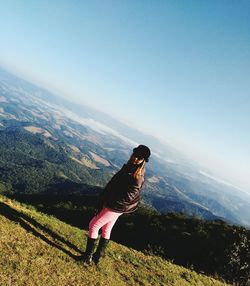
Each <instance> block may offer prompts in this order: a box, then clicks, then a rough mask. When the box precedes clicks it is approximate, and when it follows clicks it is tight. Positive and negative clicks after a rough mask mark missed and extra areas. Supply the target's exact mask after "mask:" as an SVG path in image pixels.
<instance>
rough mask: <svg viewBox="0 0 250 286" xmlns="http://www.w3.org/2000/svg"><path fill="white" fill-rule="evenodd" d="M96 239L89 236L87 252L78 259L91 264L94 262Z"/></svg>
mask: <svg viewBox="0 0 250 286" xmlns="http://www.w3.org/2000/svg"><path fill="white" fill-rule="evenodd" d="M96 240H97V239H94V238H90V237H88V240H87V246H86V251H85V253H84V254H83V255H82V256H80V257H79V258H78V261H81V262H85V263H88V264H90V263H91V262H92V256H93V253H94V249H95V244H96Z"/></svg>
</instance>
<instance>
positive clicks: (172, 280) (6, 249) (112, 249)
mask: <svg viewBox="0 0 250 286" xmlns="http://www.w3.org/2000/svg"><path fill="white" fill-rule="evenodd" d="M0 233H1V235H0V285H1V286H3V285H11V286H14V285H18V286H19V285H25V286H28V285H32V286H33V285H51V286H52V285H60V286H61V285H67V286H69V285H74V286H77V285H79V286H80V285H81V286H84V285H91V286H92V285H105V286H109V285H110V286H112V285H114V286H122V285H132V286H135V285H154V286H157V285H162V286H163V285H166V286H172V285H175V286H185V285H186V286H195V285H197V286H198V285H199V286H202V285H204V286H205V285H213V286H219V285H227V284H224V283H221V282H219V281H216V280H215V279H212V278H209V277H206V276H203V275H200V274H197V273H195V272H193V271H190V270H188V269H185V268H183V267H180V266H176V265H174V264H172V263H170V262H167V261H164V260H162V259H161V258H158V257H156V256H150V255H145V254H143V253H141V252H138V251H135V250H131V249H129V248H127V247H125V246H122V245H119V244H117V243H114V242H111V243H110V246H109V249H108V253H107V256H106V257H105V258H104V259H103V260H102V262H101V263H100V265H99V266H98V267H96V266H87V265H84V264H80V263H78V262H76V257H77V256H79V255H80V254H81V251H82V250H84V248H85V244H86V232H85V231H83V230H80V229H78V228H75V227H72V226H69V225H67V224H65V223H63V222H61V221H60V220H58V219H56V218H54V217H50V216H47V215H44V214H42V213H39V212H37V211H35V210H34V209H33V208H31V207H27V206H25V205H22V204H20V203H17V202H15V201H12V200H10V199H7V198H5V197H3V196H0Z"/></svg>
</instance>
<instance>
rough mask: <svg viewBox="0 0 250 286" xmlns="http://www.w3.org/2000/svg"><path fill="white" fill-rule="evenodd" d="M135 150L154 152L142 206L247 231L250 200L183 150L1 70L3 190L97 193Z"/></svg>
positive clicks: (0, 180) (0, 171) (0, 170)
mask: <svg viewBox="0 0 250 286" xmlns="http://www.w3.org/2000/svg"><path fill="white" fill-rule="evenodd" d="M137 144H145V145H148V146H149V147H150V148H151V150H152V156H151V158H150V162H149V163H148V165H147V171H146V183H145V187H144V191H143V202H144V203H146V204H148V205H150V206H151V207H152V208H154V209H156V210H157V211H160V212H163V213H167V212H180V213H184V214H186V215H188V216H198V217H202V218H205V219H207V220H211V219H223V220H226V221H227V222H230V223H233V224H239V225H244V226H246V227H248V228H250V196H249V195H248V194H246V193H243V192H241V191H240V190H238V189H237V188H236V187H234V186H232V185H229V184H226V183H224V182H222V181H220V180H218V179H216V178H215V177H214V175H211V174H210V173H209V171H208V170H206V169H204V168H202V167H201V166H200V165H199V164H198V163H196V162H193V161H191V160H190V159H188V157H187V156H185V155H184V152H183V153H180V152H179V151H177V150H176V149H175V148H174V147H172V146H169V145H167V144H165V143H162V142H161V141H160V140H158V139H157V138H155V137H153V136H150V135H147V134H144V133H143V132H141V131H139V130H136V129H134V128H131V127H129V126H127V125H126V124H124V123H122V122H120V121H119V120H117V119H115V118H113V117H112V116H109V115H108V114H105V113H103V112H100V111H98V110H95V109H93V108H90V107H88V106H84V105H79V104H76V103H74V102H71V101H69V100H67V99H65V98H64V97H61V96H59V95H55V94H53V93H52V92H50V91H48V90H46V89H44V88H41V87H39V86H37V85H35V84H33V83H30V82H28V81H26V80H24V79H21V78H19V77H17V76H15V75H13V74H11V73H9V72H7V71H5V70H4V69H2V68H0V152H1V153H0V184H2V185H4V186H5V190H6V193H8V192H9V193H42V192H59V191H60V190H62V188H61V187H60V186H61V185H62V184H63V185H64V186H65V185H67V184H68V186H70V187H69V189H68V192H83V191H86V190H87V189H88V190H91V191H93V192H98V191H100V190H101V188H102V187H103V186H104V185H105V184H106V183H107V182H108V180H109V179H110V178H111V176H112V175H113V174H114V173H115V172H116V171H118V170H119V168H120V167H121V166H122V165H123V164H124V163H126V161H127V160H128V158H129V156H130V153H131V150H132V149H133V148H134V147H135V146H136V145H137ZM63 191H64V192H67V190H65V187H64V188H63Z"/></svg>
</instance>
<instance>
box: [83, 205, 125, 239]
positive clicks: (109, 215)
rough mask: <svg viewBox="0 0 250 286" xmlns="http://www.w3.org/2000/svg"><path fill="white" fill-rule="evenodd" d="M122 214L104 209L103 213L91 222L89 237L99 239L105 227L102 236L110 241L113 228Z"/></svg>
mask: <svg viewBox="0 0 250 286" xmlns="http://www.w3.org/2000/svg"><path fill="white" fill-rule="evenodd" d="M121 214H122V213H117V212H113V211H112V210H110V209H108V208H104V209H102V210H101V212H100V213H99V214H97V215H96V216H95V217H93V219H92V220H91V221H90V223H89V234H88V236H89V237H90V238H93V239H96V238H98V233H99V230H100V229H101V228H102V227H103V229H102V236H103V237H104V238H106V239H109V238H110V233H111V230H112V227H113V226H114V224H115V222H116V220H117V219H118V217H119V216H120V215H121Z"/></svg>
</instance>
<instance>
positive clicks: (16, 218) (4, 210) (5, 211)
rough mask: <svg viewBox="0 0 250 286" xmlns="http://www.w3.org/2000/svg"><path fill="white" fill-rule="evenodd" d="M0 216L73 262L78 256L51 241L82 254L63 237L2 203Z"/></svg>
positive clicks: (0, 204)
mask: <svg viewBox="0 0 250 286" xmlns="http://www.w3.org/2000/svg"><path fill="white" fill-rule="evenodd" d="M0 215H2V216H4V217H6V218H7V219H9V220H11V221H13V222H15V223H18V224H19V225H20V226H22V227H23V228H24V229H25V230H27V231H28V232H30V233H32V234H33V235H34V236H36V237H38V238H40V239H42V240H43V241H45V242H46V243H47V244H49V245H50V246H52V247H55V248H57V249H59V250H60V251H62V252H64V253H65V254H67V255H68V256H70V257H71V258H73V259H75V260H77V259H78V257H79V256H77V255H74V254H72V253H71V252H70V251H69V250H67V249H65V248H64V247H63V246H62V245H59V244H57V243H56V242H54V241H53V240H57V241H59V242H60V243H62V244H64V245H66V246H68V247H69V248H71V249H73V250H75V251H76V252H78V253H79V254H82V253H83V252H82V251H81V250H79V249H78V248H77V247H76V246H75V245H74V244H72V243H71V242H69V241H67V240H65V239H64V238H63V237H61V236H59V235H58V234H57V233H55V232H53V231H52V230H50V229H48V228H46V227H45V226H43V225H42V224H40V223H39V222H37V221H36V220H35V219H34V218H31V217H29V216H27V215H26V214H24V213H22V212H19V211H17V210H15V209H13V208H12V207H10V206H9V205H7V204H5V203H2V202H0ZM35 228H36V229H35ZM37 229H39V230H37ZM43 233H45V234H47V235H48V236H49V238H48V237H46V236H45V235H44V234H43Z"/></svg>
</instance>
